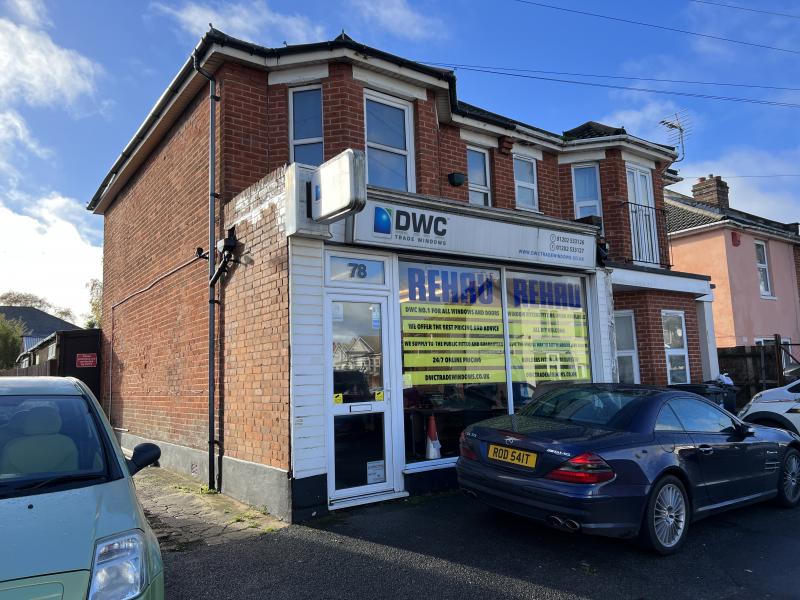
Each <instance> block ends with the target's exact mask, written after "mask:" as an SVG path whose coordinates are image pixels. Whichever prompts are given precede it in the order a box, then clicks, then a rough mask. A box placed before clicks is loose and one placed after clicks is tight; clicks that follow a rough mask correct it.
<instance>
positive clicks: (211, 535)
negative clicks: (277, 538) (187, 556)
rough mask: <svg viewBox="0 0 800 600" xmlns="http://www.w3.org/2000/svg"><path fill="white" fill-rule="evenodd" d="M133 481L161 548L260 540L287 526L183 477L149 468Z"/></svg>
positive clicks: (166, 549)
mask: <svg viewBox="0 0 800 600" xmlns="http://www.w3.org/2000/svg"><path fill="white" fill-rule="evenodd" d="M133 481H134V483H135V484H136V493H137V495H138V497H139V501H140V502H141V504H142V508H143V509H144V513H145V515H147V519H148V521H149V522H150V526H151V527H152V528H153V531H154V532H155V534H156V536H158V540H159V543H160V545H161V550H162V552H180V551H184V550H187V549H189V548H197V547H204V546H215V545H219V544H224V543H228V542H235V541H241V540H247V539H253V538H258V537H260V536H263V535H265V534H268V533H271V532H274V531H277V530H279V529H282V528H283V527H286V523H284V522H283V521H280V520H279V519H276V518H275V517H273V516H271V515H269V514H267V513H266V512H264V511H263V510H260V509H259V508H256V507H252V506H248V505H247V504H243V503H241V502H237V501H236V500H234V499H233V498H230V497H228V496H226V495H224V494H218V493H216V492H214V491H209V490H208V488H207V487H206V486H204V485H202V484H201V483H200V482H199V481H198V480H197V479H194V478H192V477H189V476H187V475H182V474H180V473H175V472H173V471H169V470H167V469H163V468H160V467H151V468H148V469H144V470H142V471H139V473H137V474H136V475H135V476H134V478H133Z"/></svg>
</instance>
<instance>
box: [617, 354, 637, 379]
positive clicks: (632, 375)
mask: <svg viewBox="0 0 800 600" xmlns="http://www.w3.org/2000/svg"><path fill="white" fill-rule="evenodd" d="M617 371H618V373H619V382H620V383H636V372H635V371H634V370H633V357H632V356H618V357H617Z"/></svg>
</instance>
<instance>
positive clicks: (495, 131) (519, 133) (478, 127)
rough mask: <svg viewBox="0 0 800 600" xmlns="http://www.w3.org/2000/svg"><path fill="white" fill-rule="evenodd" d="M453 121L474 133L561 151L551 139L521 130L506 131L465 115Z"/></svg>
mask: <svg viewBox="0 0 800 600" xmlns="http://www.w3.org/2000/svg"><path fill="white" fill-rule="evenodd" d="M452 121H453V123H454V124H456V125H458V126H459V127H464V128H467V129H472V130H474V131H479V132H483V133H486V134H489V135H494V136H495V137H499V136H501V135H507V136H509V137H515V138H518V139H521V140H525V141H526V142H531V143H533V144H536V145H537V146H542V147H543V148H545V149H549V150H553V151H556V152H558V151H560V150H561V145H560V144H558V143H554V142H552V141H550V139H549V138H545V137H544V136H542V137H537V136H534V135H530V134H528V133H527V131H528V130H525V131H523V130H520V129H506V128H504V127H498V126H497V125H491V124H489V123H484V122H483V121H479V120H477V119H471V118H470V117H465V116H464V115H453V119H452Z"/></svg>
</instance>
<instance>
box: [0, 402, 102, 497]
mask: <svg viewBox="0 0 800 600" xmlns="http://www.w3.org/2000/svg"><path fill="white" fill-rule="evenodd" d="M109 474H110V469H109V465H108V460H107V453H106V451H105V446H104V444H103V442H102V438H101V437H100V432H99V431H98V426H97V422H96V420H95V419H94V417H93V415H92V413H91V412H90V409H89V405H88V403H87V401H86V399H85V398H83V397H82V396H0V498H1V497H3V496H7V495H16V494H18V493H19V492H20V491H21V490H30V491H31V492H32V493H37V492H41V491H48V488H50V489H52V488H53V487H56V486H58V487H60V488H63V487H64V486H70V485H72V484H75V485H78V484H86V483H89V482H93V481H101V480H104V479H108V478H109Z"/></svg>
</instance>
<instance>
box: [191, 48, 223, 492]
mask: <svg viewBox="0 0 800 600" xmlns="http://www.w3.org/2000/svg"><path fill="white" fill-rule="evenodd" d="M194 70H195V71H197V72H198V73H200V75H202V76H203V77H205V78H206V79H208V99H209V102H208V106H209V125H208V280H209V286H208V487H209V489H212V490H215V489H217V482H216V476H215V465H214V461H215V452H214V446H215V444H216V439H215V437H216V436H215V431H214V428H215V424H214V390H215V381H214V375H215V373H214V371H215V368H216V358H215V356H214V349H215V343H216V335H215V331H214V330H215V324H216V322H215V320H216V309H217V307H216V305H217V299H216V285H215V283H216V282H215V281H214V272H215V271H216V270H217V264H216V263H217V239H216V216H217V207H216V200H217V198H218V197H219V194H217V192H216V179H215V176H216V168H217V167H216V153H217V148H216V124H215V114H216V106H217V102H219V96H217V93H216V92H217V82H216V80H215V79H214V76H213V75H212V74H211V73H209V72H208V71H206V70H205V69H203V67H201V66H200V62H199V61H198V57H197V52H196V51H195V53H194Z"/></svg>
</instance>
